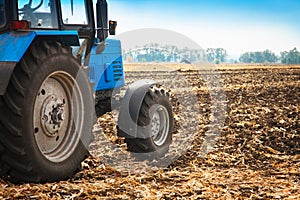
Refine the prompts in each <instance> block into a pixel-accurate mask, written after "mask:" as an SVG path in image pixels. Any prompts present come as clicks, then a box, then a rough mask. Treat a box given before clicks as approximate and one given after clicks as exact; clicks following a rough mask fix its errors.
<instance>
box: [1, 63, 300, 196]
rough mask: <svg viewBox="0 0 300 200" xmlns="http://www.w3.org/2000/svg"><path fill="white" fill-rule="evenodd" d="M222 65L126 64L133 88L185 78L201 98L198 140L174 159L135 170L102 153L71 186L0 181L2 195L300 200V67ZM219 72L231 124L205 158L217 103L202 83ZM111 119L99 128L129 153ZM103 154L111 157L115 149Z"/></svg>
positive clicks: (88, 162)
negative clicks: (142, 80) (145, 81)
mask: <svg viewBox="0 0 300 200" xmlns="http://www.w3.org/2000/svg"><path fill="white" fill-rule="evenodd" d="M159 66H164V67H159ZM154 68H155V69H154ZM217 68H218V69H216V71H212V69H211V68H207V69H205V70H202V69H200V68H196V69H195V68H194V67H191V66H188V65H174V64H173V66H172V65H168V66H166V65H162V64H160V65H155V64H136V65H133V64H131V65H127V66H126V69H127V74H126V80H127V82H128V83H130V82H132V81H134V80H137V79H139V78H141V77H143V78H154V79H158V80H165V81H166V80H168V79H172V78H174V76H176V77H178V74H179V75H180V77H184V78H183V79H185V80H184V81H187V82H188V84H189V88H192V91H193V92H195V93H196V97H197V100H198V105H199V106H200V108H201V109H200V110H193V109H191V110H190V112H194V113H196V115H191V116H196V117H197V120H196V123H197V130H196V135H195V137H194V139H193V141H192V143H190V145H189V146H188V147H185V148H186V151H185V152H184V153H183V154H182V155H181V156H180V157H179V158H178V159H177V160H176V161H175V162H173V163H171V164H169V165H168V166H166V167H164V168H157V169H153V170H147V171H145V172H139V173H134V172H128V171H122V170H118V169H116V168H114V167H113V166H110V165H108V164H107V162H104V161H103V159H101V156H100V157H95V156H94V157H93V156H91V157H89V158H88V159H86V161H84V162H83V163H82V168H83V169H82V170H81V171H80V172H79V173H77V174H76V175H75V176H74V177H73V178H71V179H69V180H66V181H60V182H56V183H45V184H12V183H9V182H6V181H4V180H1V179H0V198H4V199H300V192H299V191H300V123H299V121H300V114H299V113H300V67H299V66H275V67H274V66H250V67H249V66H248V67H247V66H243V67H239V66H222V67H217ZM216 72H218V73H219V75H220V77H221V78H222V81H223V82H222V89H223V90H224V92H225V94H226V101H225V102H226V114H225V121H224V126H222V127H221V129H220V135H219V137H218V138H217V142H216V143H215V145H214V148H213V149H212V151H210V152H209V153H208V154H205V155H202V156H201V155H200V152H202V151H203V150H202V147H203V146H202V144H203V142H205V141H204V138H205V135H206V134H207V130H208V129H209V128H210V126H211V124H210V121H211V120H212V116H211V111H212V109H213V108H212V107H213V106H214V104H213V103H212V102H211V98H212V97H211V96H210V91H209V89H208V84H206V83H205V81H204V79H205V77H208V78H209V79H212V80H211V81H213V79H214V78H216V77H217V76H216V75H215V74H216ZM174 74H175V75H174ZM208 75H209V76H208ZM183 79H181V80H183ZM206 80H207V79H206ZM178 82H180V81H178ZM185 85H186V84H179V86H178V87H179V88H177V90H178V91H183V94H188V93H189V92H191V91H187V90H188V89H189V88H184V87H185ZM167 86H170V85H167ZM216 87H218V86H216ZM174 110H175V115H176V117H177V118H176V123H175V124H176V127H177V128H178V127H179V126H180V124H181V123H182V122H183V121H185V120H188V121H193V120H192V119H188V118H184V117H182V116H183V115H185V114H187V113H180V111H179V110H177V109H176V105H174ZM188 114H191V113H188ZM113 115H114V114H113V113H109V114H107V115H105V116H103V117H101V118H99V124H98V126H99V128H100V129H101V130H102V131H103V132H104V133H105V134H106V135H107V136H108V138H110V140H111V141H112V143H115V144H117V145H118V146H119V147H120V148H121V149H126V145H125V146H124V143H123V141H122V139H118V138H117V137H116V128H115V121H116V120H115V119H114V117H113ZM178 148H182V147H180V145H179V146H178ZM103 153H104V154H107V155H109V149H106V152H103ZM104 157H105V156H104ZM104 157H103V158H104ZM124 162H125V161H124ZM145 164H147V163H145Z"/></svg>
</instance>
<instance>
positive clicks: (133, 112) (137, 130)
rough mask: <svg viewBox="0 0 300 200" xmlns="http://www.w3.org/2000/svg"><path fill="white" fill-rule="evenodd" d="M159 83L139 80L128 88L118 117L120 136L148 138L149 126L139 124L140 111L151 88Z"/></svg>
mask: <svg viewBox="0 0 300 200" xmlns="http://www.w3.org/2000/svg"><path fill="white" fill-rule="evenodd" d="M155 84H157V82H156V81H153V80H146V79H145V80H139V81H137V82H134V83H133V84H131V85H130V86H129V88H128V89H127V91H126V93H125V96H124V98H123V99H122V101H121V105H120V112H119V118H118V129H119V131H118V136H120V137H125V138H148V137H149V136H150V134H151V133H150V132H149V129H148V127H141V126H138V125H137V122H138V117H139V111H140V108H141V105H142V103H143V100H144V97H145V95H146V93H147V92H148V91H149V88H150V87H151V86H153V85H155Z"/></svg>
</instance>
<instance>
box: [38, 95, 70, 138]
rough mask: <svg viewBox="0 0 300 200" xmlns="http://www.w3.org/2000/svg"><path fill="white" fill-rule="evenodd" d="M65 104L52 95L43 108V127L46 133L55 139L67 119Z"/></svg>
mask: <svg viewBox="0 0 300 200" xmlns="http://www.w3.org/2000/svg"><path fill="white" fill-rule="evenodd" d="M64 106H65V102H64V100H59V99H58V98H57V97H55V96H54V95H50V96H49V97H48V98H47V99H46V100H45V101H44V103H43V106H42V112H43V113H42V116H43V117H42V127H43V129H44V133H45V134H46V135H48V136H50V137H54V136H56V135H57V133H58V132H59V130H60V128H61V126H62V123H63V122H64V118H65V114H64V112H65V109H64Z"/></svg>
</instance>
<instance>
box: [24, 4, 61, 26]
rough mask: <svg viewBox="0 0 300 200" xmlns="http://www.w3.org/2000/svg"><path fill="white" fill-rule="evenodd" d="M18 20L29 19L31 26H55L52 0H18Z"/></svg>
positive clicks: (55, 18) (54, 11) (55, 15)
mask: <svg viewBox="0 0 300 200" xmlns="http://www.w3.org/2000/svg"><path fill="white" fill-rule="evenodd" d="M18 11H19V20H27V21H30V24H31V28H57V27H58V23H57V14H56V10H55V5H54V1H53V0H18Z"/></svg>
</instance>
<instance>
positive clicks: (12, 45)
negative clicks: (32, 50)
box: [0, 32, 36, 62]
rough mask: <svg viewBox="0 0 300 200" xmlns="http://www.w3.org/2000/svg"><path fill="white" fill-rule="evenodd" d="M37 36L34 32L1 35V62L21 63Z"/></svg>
mask: <svg viewBox="0 0 300 200" xmlns="http://www.w3.org/2000/svg"><path fill="white" fill-rule="evenodd" d="M35 36H36V34H35V33H34V32H11V33H4V34H2V35H0V61H3V62H19V61H20V60H21V58H22V56H23V55H24V53H25V52H26V50H27V49H28V47H29V46H30V44H31V43H32V41H33V40H34V38H35Z"/></svg>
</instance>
